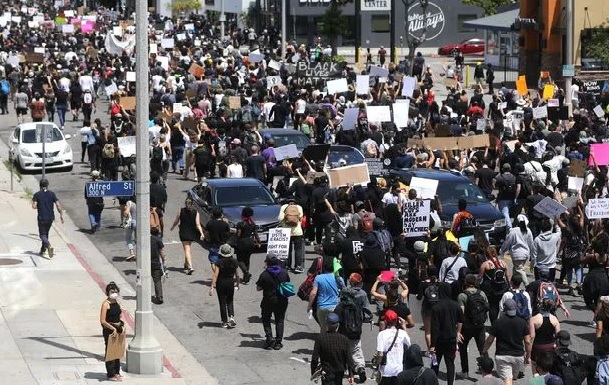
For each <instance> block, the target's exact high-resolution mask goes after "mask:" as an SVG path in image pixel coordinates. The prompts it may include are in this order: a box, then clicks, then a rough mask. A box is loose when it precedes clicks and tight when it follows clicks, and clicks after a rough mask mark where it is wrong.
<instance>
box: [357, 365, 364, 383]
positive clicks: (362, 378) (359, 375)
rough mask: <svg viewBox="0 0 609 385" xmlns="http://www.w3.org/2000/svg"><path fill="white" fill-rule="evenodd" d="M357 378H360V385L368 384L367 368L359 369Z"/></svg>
mask: <svg viewBox="0 0 609 385" xmlns="http://www.w3.org/2000/svg"><path fill="white" fill-rule="evenodd" d="M357 376H358V377H359V383H360V384H363V383H364V382H366V369H365V368H359V369H358V370H357Z"/></svg>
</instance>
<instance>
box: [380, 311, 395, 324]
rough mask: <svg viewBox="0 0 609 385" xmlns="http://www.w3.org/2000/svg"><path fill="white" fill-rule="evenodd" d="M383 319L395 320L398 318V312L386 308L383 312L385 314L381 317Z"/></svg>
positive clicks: (388, 321) (387, 320) (386, 320)
mask: <svg viewBox="0 0 609 385" xmlns="http://www.w3.org/2000/svg"><path fill="white" fill-rule="evenodd" d="M383 319H384V320H385V322H387V323H391V322H395V321H397V320H398V314H397V313H396V312H394V311H393V310H387V311H386V312H385V316H384V317H383Z"/></svg>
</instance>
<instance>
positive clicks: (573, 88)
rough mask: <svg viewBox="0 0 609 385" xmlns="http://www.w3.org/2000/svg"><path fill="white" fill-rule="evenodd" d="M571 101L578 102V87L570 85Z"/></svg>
mask: <svg viewBox="0 0 609 385" xmlns="http://www.w3.org/2000/svg"><path fill="white" fill-rule="evenodd" d="M571 100H575V101H579V86H578V85H577V84H572V85H571Z"/></svg>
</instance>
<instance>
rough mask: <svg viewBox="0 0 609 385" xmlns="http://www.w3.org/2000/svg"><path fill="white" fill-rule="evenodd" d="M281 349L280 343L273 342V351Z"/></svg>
mask: <svg viewBox="0 0 609 385" xmlns="http://www.w3.org/2000/svg"><path fill="white" fill-rule="evenodd" d="M282 348H283V344H282V343H281V342H275V345H273V350H281V349H282Z"/></svg>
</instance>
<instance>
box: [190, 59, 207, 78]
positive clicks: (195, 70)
mask: <svg viewBox="0 0 609 385" xmlns="http://www.w3.org/2000/svg"><path fill="white" fill-rule="evenodd" d="M188 72H190V73H191V74H192V76H194V77H196V78H200V77H202V76H203V75H205V68H203V67H201V66H200V65H198V64H197V63H192V65H191V66H190V68H189V69H188Z"/></svg>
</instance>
